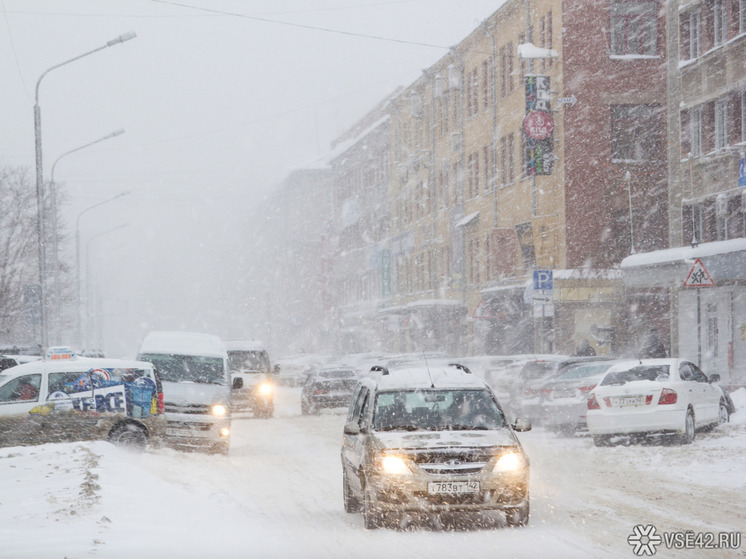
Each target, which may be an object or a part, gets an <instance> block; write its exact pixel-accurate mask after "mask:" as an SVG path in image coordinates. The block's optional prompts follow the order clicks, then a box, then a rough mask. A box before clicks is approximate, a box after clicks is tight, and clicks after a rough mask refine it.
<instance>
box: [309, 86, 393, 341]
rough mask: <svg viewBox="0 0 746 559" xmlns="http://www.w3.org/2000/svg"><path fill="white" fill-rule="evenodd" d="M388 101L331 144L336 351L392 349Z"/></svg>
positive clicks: (329, 278)
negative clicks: (382, 311) (387, 330)
mask: <svg viewBox="0 0 746 559" xmlns="http://www.w3.org/2000/svg"><path fill="white" fill-rule="evenodd" d="M390 102H391V100H390V99H386V100H384V101H383V102H382V103H380V104H379V105H378V106H377V107H375V108H374V109H373V110H371V111H370V112H369V113H368V114H367V115H365V116H364V117H363V118H362V119H361V120H360V121H358V122H357V123H356V124H355V125H354V126H353V127H351V128H350V129H349V130H348V131H347V132H346V133H345V134H343V135H342V136H340V137H339V138H337V139H336V140H335V141H334V142H333V144H332V153H331V156H330V163H329V165H330V168H331V187H332V207H331V212H332V213H331V226H330V230H329V232H328V235H327V242H326V246H325V254H324V271H325V273H326V279H325V281H326V282H327V284H328V286H329V289H328V291H327V295H328V297H327V300H326V301H325V306H326V309H325V311H326V312H327V314H329V315H330V316H332V317H333V319H334V324H335V328H334V330H333V332H334V335H335V339H334V341H333V349H334V350H335V351H337V352H348V353H349V352H363V351H371V350H372V349H377V348H379V347H381V346H384V345H386V346H388V343H389V340H383V339H382V338H381V335H380V334H381V329H380V327H379V322H380V316H379V313H378V310H379V307H380V306H381V305H382V304H384V303H382V302H385V301H387V300H389V299H390V298H391V294H392V276H391V265H390V260H391V248H390V243H389V236H390V221H391V218H390V213H391V205H390V202H389V192H388V189H389V183H390V169H391V163H390V161H391V155H390V151H391V138H390V136H391V116H390V114H389V112H388V111H387V108H388V105H389V103H390Z"/></svg>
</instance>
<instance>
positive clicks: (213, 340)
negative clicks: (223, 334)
mask: <svg viewBox="0 0 746 559" xmlns="http://www.w3.org/2000/svg"><path fill="white" fill-rule="evenodd" d="M139 353H167V354H173V355H201V356H205V357H225V355H226V352H225V346H224V345H223V342H222V341H221V339H220V338H219V337H217V336H214V335H212V334H201V333H197V332H150V333H149V334H148V335H147V336H145V339H144V340H143V341H142V345H140V352H139Z"/></svg>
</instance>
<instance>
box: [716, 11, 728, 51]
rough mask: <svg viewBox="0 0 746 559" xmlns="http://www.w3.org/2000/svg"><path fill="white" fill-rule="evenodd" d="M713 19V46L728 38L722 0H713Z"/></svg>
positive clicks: (726, 17)
mask: <svg viewBox="0 0 746 559" xmlns="http://www.w3.org/2000/svg"><path fill="white" fill-rule="evenodd" d="M713 20H714V29H713V32H714V34H715V46H719V45H722V44H724V43H725V42H726V41H727V40H728V15H727V11H726V9H725V1H724V0H715V4H714V6H713Z"/></svg>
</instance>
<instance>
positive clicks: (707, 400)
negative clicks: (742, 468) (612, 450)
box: [586, 359, 730, 446]
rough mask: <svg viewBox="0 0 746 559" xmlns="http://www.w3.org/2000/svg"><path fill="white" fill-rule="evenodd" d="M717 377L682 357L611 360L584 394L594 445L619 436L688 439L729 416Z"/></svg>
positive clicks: (587, 419) (600, 444)
mask: <svg viewBox="0 0 746 559" xmlns="http://www.w3.org/2000/svg"><path fill="white" fill-rule="evenodd" d="M719 380H720V375H717V374H713V375H710V376H709V377H708V376H707V375H706V374H705V373H703V372H702V371H701V370H700V368H699V367H697V365H695V364H694V363H692V362H690V361H686V360H684V359H642V360H640V361H636V362H633V363H631V364H630V363H629V362H625V363H620V364H617V365H615V366H613V367H611V368H610V369H609V371H608V372H607V373H606V376H605V377H604V378H603V380H601V382H600V383H599V384H598V386H596V388H594V389H593V390H592V391H591V393H590V394H589V396H588V400H587V408H588V410H587V414H586V421H587V423H588V430H589V431H590V433H591V435H593V440H594V442H595V444H596V446H606V445H608V444H609V443H610V440H611V438H612V437H614V436H619V435H654V434H655V435H657V434H663V435H673V436H675V437H676V438H677V440H678V441H679V442H680V443H682V444H688V443H691V442H692V440H694V435H695V432H696V431H697V430H701V429H705V428H709V427H714V426H715V425H717V424H718V423H724V422H727V421H728V420H729V418H730V407H729V405H728V401H727V396H726V395H725V392H723V390H722V388H721V387H720V386H719V385H717V384H716V383H717V382H718V381H719Z"/></svg>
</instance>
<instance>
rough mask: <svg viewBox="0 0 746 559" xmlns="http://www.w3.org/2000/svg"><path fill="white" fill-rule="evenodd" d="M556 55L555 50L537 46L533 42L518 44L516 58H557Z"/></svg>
mask: <svg viewBox="0 0 746 559" xmlns="http://www.w3.org/2000/svg"><path fill="white" fill-rule="evenodd" d="M558 56H559V54H558V53H557V51H556V50H554V49H545V48H542V47H537V46H535V45H534V44H533V43H523V44H520V45H518V58H557V57H558Z"/></svg>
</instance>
